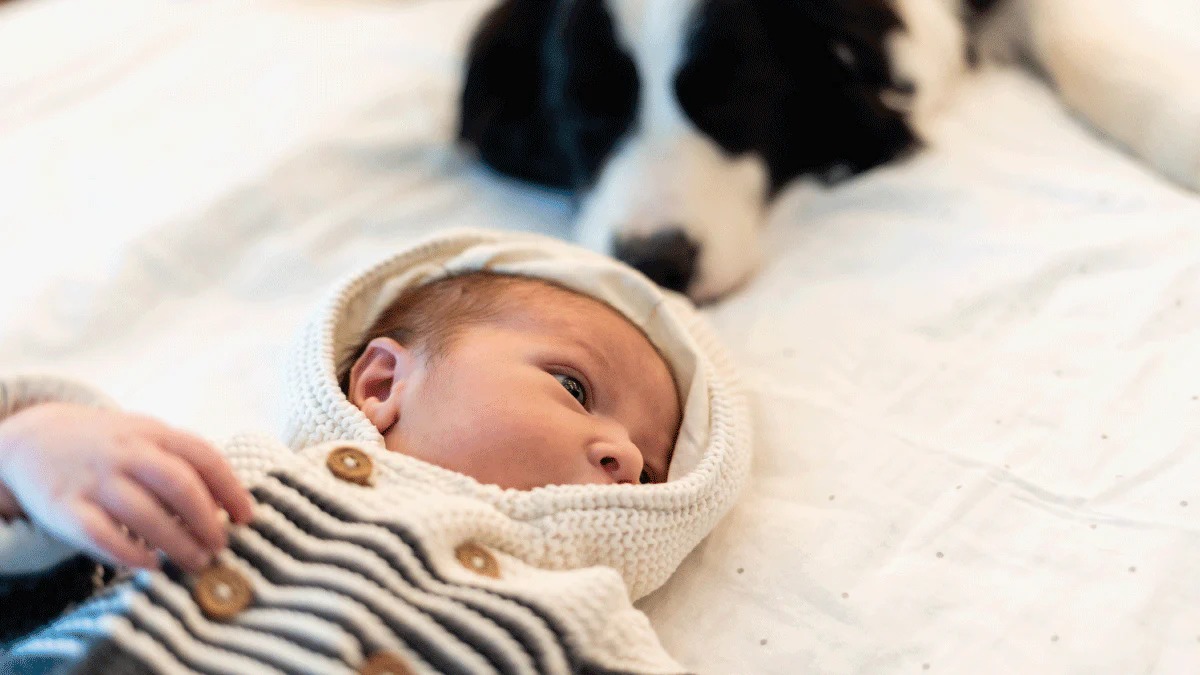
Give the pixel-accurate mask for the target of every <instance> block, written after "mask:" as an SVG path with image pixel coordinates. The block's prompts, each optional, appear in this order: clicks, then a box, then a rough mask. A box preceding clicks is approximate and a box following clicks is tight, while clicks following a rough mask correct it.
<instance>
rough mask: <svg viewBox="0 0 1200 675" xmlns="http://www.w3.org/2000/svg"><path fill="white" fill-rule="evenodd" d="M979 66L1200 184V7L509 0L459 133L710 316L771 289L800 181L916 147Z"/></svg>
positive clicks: (480, 56)
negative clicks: (771, 264) (745, 285)
mask: <svg viewBox="0 0 1200 675" xmlns="http://www.w3.org/2000/svg"><path fill="white" fill-rule="evenodd" d="M1189 33H1190V35H1189ZM978 59H989V60H996V59H999V60H1009V61H1024V62H1025V63H1027V64H1030V65H1032V66H1033V67H1035V68H1036V69H1037V70H1039V71H1040V72H1042V73H1043V74H1044V75H1045V76H1046V77H1047V78H1048V79H1049V80H1050V81H1051V82H1052V83H1053V84H1054V85H1055V86H1056V87H1057V89H1058V91H1059V92H1060V94H1061V96H1062V98H1063V99H1064V100H1065V101H1066V102H1067V103H1068V104H1069V105H1070V106H1072V107H1073V108H1074V109H1075V110H1076V111H1077V112H1078V113H1080V114H1081V115H1082V116H1083V117H1084V118H1085V119H1087V120H1088V121H1089V122H1090V123H1091V124H1092V125H1094V126H1095V127H1096V128H1098V129H1099V130H1100V131H1102V132H1103V133H1104V134H1105V135H1107V136H1108V137H1110V138H1111V139H1113V140H1114V141H1116V142H1117V143H1119V144H1121V145H1123V146H1124V147H1126V148H1127V149H1128V150H1129V151H1130V152H1131V153H1132V154H1134V155H1136V156H1138V157H1140V158H1141V159H1142V160H1144V161H1145V162H1147V163H1149V164H1150V165H1151V166H1153V167H1155V168H1156V169H1158V170H1159V171H1160V172H1162V173H1163V174H1164V175H1166V176H1168V177H1170V178H1172V179H1174V180H1176V181H1178V182H1180V183H1182V184H1184V185H1186V186H1189V187H1191V188H1193V189H1200V70H1198V69H1197V66H1198V65H1200V3H1198V2H1196V1H1195V0H1137V2H1133V1H1132V0H501V2H500V4H499V5H498V6H497V7H496V8H495V9H493V10H492V11H491V12H490V13H489V14H488V15H487V16H486V17H485V18H484V20H483V22H482V24H481V25H480V28H479V30H478V32H477V34H476V35H475V38H474V40H473V42H472V45H471V49H470V53H469V55H468V64H467V74H466V79H465V84H464V89H463V94H462V100H461V116H460V130H459V134H460V138H461V139H462V140H463V141H464V142H465V143H466V144H467V145H469V146H471V147H473V148H474V149H475V150H476V151H477V152H478V153H479V156H480V157H481V159H482V160H483V161H484V162H485V163H487V164H488V165H490V166H492V167H493V168H495V169H497V170H499V171H501V172H504V173H507V174H510V175H513V176H516V177H518V178H522V179H525V180H529V181H533V182H536V183H541V184H544V185H548V186H555V187H560V188H564V189H567V190H570V191H572V192H573V193H574V194H576V195H578V196H579V198H580V205H581V214H580V218H579V227H580V238H581V239H582V240H583V241H584V242H587V243H590V244H591V245H593V246H594V247H597V248H600V249H604V250H610V251H612V252H614V253H616V254H617V256H618V257H621V258H623V259H625V260H626V261H628V262H630V263H632V264H633V265H635V266H637V267H638V268H640V269H642V270H643V271H644V272H646V273H647V274H648V275H649V276H651V277H652V278H653V279H655V280H656V281H658V282H660V283H662V284H663V285H665V286H668V287H671V288H675V289H677V290H684V291H686V292H687V293H689V294H690V295H692V296H693V297H695V298H699V299H709V298H713V297H717V296H719V295H721V294H722V293H725V292H727V291H728V290H730V289H731V288H733V287H734V286H736V285H737V284H739V283H740V282H741V281H743V280H744V279H745V278H746V277H747V276H748V275H750V274H751V273H752V272H753V270H754V268H755V266H756V264H757V261H758V259H759V255H760V254H759V250H758V243H757V242H758V230H759V228H760V225H761V221H762V220H763V217H764V211H765V208H766V206H767V204H768V203H769V201H770V199H771V198H772V196H773V195H775V194H776V193H777V192H778V191H779V190H780V189H781V188H782V187H783V186H784V185H786V184H787V183H788V182H789V181H791V180H792V179H794V178H796V177H798V176H802V175H816V176H819V177H823V178H826V179H829V180H837V179H841V178H844V177H847V176H851V175H854V174H857V173H859V172H862V171H865V170H867V169H870V168H872V167H875V166H878V165H880V164H882V163H884V162H887V161H889V160H892V159H894V158H897V157H899V156H902V155H904V154H905V153H906V152H908V151H909V150H911V149H913V148H915V147H918V146H919V143H920V138H921V135H922V130H923V129H924V128H925V127H926V125H927V124H928V122H929V119H930V118H931V116H932V115H934V114H935V113H936V111H937V108H938V107H939V105H940V103H941V102H942V100H943V99H944V98H945V96H946V95H947V93H948V92H949V91H951V90H952V88H953V86H954V84H955V81H956V80H957V79H958V78H959V77H960V76H961V75H962V74H963V73H965V72H966V71H967V70H968V69H969V67H970V64H972V63H974V62H975V61H976V60H978Z"/></svg>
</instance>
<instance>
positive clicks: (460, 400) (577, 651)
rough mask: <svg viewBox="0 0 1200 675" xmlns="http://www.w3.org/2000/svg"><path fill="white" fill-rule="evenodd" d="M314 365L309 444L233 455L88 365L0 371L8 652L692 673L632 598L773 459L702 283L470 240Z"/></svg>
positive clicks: (567, 254)
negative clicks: (32, 375)
mask: <svg viewBox="0 0 1200 675" xmlns="http://www.w3.org/2000/svg"><path fill="white" fill-rule="evenodd" d="M292 366H293V367H292V368H291V369H290V371H289V372H290V382H289V384H288V386H287V387H286V392H287V393H288V394H289V395H290V396H291V405H290V406H289V416H288V425H287V429H286V431H285V436H286V438H287V440H288V446H283V445H281V444H279V443H278V442H276V441H273V440H270V439H266V438H262V437H257V436H246V437H239V438H235V439H233V440H232V441H230V442H229V443H227V444H225V445H224V446H223V448H222V450H221V452H217V451H216V450H215V449H213V448H212V447H211V446H209V445H208V444H207V443H206V442H204V441H202V440H200V439H198V438H196V437H193V436H191V435H190V434H187V433H184V432H181V431H178V430H175V429H171V428H169V427H167V426H165V425H163V424H161V423H158V422H155V421H152V420H149V419H146V418H142V417H139V416H135V415H130V414H128V413H123V412H120V411H118V410H116V409H115V408H113V407H111V405H110V404H108V403H107V402H105V401H104V400H103V398H102V397H100V396H99V395H96V394H93V393H91V392H89V391H87V390H85V389H83V388H80V387H78V386H75V385H70V384H68V383H63V382H59V381H54V380H44V379H42V380H35V379H25V380H14V381H10V382H8V383H7V385H6V386H5V387H3V388H2V389H0V516H4V517H5V518H6V519H8V520H11V521H12V522H11V523H10V524H8V525H7V526H4V527H0V605H2V606H3V607H4V612H3V613H2V615H0V639H7V640H9V641H10V644H9V645H8V649H9V650H8V652H7V653H6V654H4V655H0V672H10V671H11V672H34V671H36V672H41V671H51V670H55V669H68V670H70V671H71V672H116V671H119V672H186V671H201V672H231V673H253V672H314V673H327V672H328V673H336V672H376V673H382V672H462V673H477V672H478V673H482V672H584V671H587V672H592V671H595V672H609V671H624V672H654V673H664V672H681V671H683V670H684V668H683V667H682V666H680V665H679V664H678V663H676V662H675V661H674V660H672V659H671V658H670V656H669V655H668V654H667V653H666V652H665V651H664V650H663V648H662V647H661V645H660V644H659V643H658V640H657V638H656V637H655V636H654V633H653V631H652V629H651V628H650V626H649V623H648V621H647V620H646V618H645V616H644V615H642V614H641V613H640V612H638V611H637V610H636V609H635V608H634V607H633V605H632V604H631V601H633V600H636V599H638V598H640V597H642V596H644V595H645V594H646V593H649V592H650V591H651V590H654V589H655V588H657V587H658V586H660V585H661V584H662V583H663V582H664V581H666V579H667V578H668V577H669V576H670V574H671V573H672V572H673V571H674V569H675V568H676V567H677V566H678V564H679V562H680V561H681V560H682V558H683V556H684V555H686V554H687V552H688V551H689V550H690V549H691V548H693V547H694V546H695V544H696V543H698V542H699V540H700V539H701V538H702V537H703V536H704V535H705V534H706V533H707V532H708V531H709V530H710V529H711V527H712V526H713V525H714V524H715V522H716V521H717V519H718V518H719V517H720V515H722V514H723V512H724V511H725V510H726V509H727V508H728V506H729V505H730V503H731V501H732V498H733V496H734V494H735V492H736V489H737V487H738V486H739V485H740V483H741V481H742V479H743V478H744V475H745V472H746V469H747V459H748V452H749V445H748V444H749V436H748V433H747V421H746V414H745V410H744V405H743V403H742V400H741V398H740V396H739V395H738V394H737V393H736V391H735V389H734V387H733V380H732V376H731V374H730V372H729V367H728V365H727V363H726V361H725V359H724V357H723V356H722V353H721V351H720V349H719V348H718V347H717V346H716V345H715V343H714V341H713V340H712V337H711V335H710V334H709V333H708V331H707V329H706V328H705V326H704V325H703V322H702V321H700V320H699V318H698V316H697V315H696V314H695V313H694V311H693V310H692V309H691V308H690V306H688V305H687V304H686V302H685V301H683V300H681V299H679V298H678V297H676V296H669V295H664V294H663V293H662V292H661V291H659V290H658V289H656V288H655V287H654V286H653V285H652V284H650V283H649V282H648V281H646V280H645V279H644V278H642V277H640V276H639V275H638V274H637V273H635V272H633V271H631V270H629V269H628V268H626V267H624V266H622V265H620V264H619V263H615V262H612V261H610V260H608V259H606V258H603V257H601V256H597V255H593V254H589V253H586V252H584V251H580V250H578V249H575V248H573V247H570V246H567V245H565V244H561V243H559V242H556V241H553V240H549V239H543V238H540V237H533V236H529V235H502V234H497V233H484V232H464V233H456V234H451V235H445V236H442V237H438V238H435V239H433V240H430V241H428V242H425V243H423V244H420V245H418V246H416V247H414V248H412V249H410V250H409V251H406V252H404V253H401V254H399V255H397V256H393V257H392V258H390V259H388V260H386V261H384V262H383V263H381V264H379V265H376V266H375V267H373V268H371V269H369V270H367V271H366V272H364V273H363V274H361V275H358V276H356V277H355V278H353V279H351V280H349V281H348V282H347V283H345V284H343V285H342V286H341V287H340V288H339V289H338V291H337V292H336V293H335V294H334V295H333V296H332V297H331V298H330V300H329V301H328V302H327V303H326V304H325V306H324V307H323V308H322V309H321V310H320V311H319V312H318V314H317V316H316V317H315V320H314V321H313V322H312V323H311V324H310V325H309V326H308V328H307V330H306V331H305V332H304V333H303V334H302V335H301V339H300V340H299V341H298V343H297V358H296V359H295V361H294V362H293V363H292ZM243 486H245V487H243ZM226 521H229V522H228V523H226ZM158 552H161V555H162V556H165V558H167V559H168V560H169V562H167V563H166V564H164V565H162V566H161V569H159V567H160V566H159V564H158V563H159V553H158ZM92 561H99V562H100V563H102V564H101V565H100V566H97V565H96V563H94V562H92ZM134 568H140V569H139V571H136V572H130V571H128V570H131V569H134ZM74 603H82V604H79V605H78V606H77V607H76V608H75V609H72V610H69V611H68V609H67V608H68V605H71V604H74ZM5 633H7V634H5Z"/></svg>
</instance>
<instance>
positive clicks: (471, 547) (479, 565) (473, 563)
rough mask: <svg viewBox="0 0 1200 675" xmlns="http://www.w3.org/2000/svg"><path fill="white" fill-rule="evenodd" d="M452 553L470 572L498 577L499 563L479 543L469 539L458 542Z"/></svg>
mask: <svg viewBox="0 0 1200 675" xmlns="http://www.w3.org/2000/svg"><path fill="white" fill-rule="evenodd" d="M454 555H455V556H456V557H457V558H458V562H460V563H462V566H463V567H465V568H467V569H469V570H471V571H472V572H474V573H476V574H482V575H483V576H485V577H491V578H493V579H499V578H500V563H499V562H498V561H497V560H496V556H494V555H492V554H491V552H490V551H488V550H487V549H486V548H484V547H482V546H480V545H479V544H476V543H474V542H470V541H468V542H465V543H463V544H459V546H458V548H456V549H454Z"/></svg>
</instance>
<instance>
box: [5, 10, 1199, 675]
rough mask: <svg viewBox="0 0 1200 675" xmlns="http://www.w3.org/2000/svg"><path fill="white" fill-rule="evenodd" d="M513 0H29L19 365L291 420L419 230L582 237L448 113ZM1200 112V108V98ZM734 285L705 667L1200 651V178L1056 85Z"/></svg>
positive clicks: (11, 288)
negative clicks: (342, 296) (749, 433)
mask: <svg viewBox="0 0 1200 675" xmlns="http://www.w3.org/2000/svg"><path fill="white" fill-rule="evenodd" d="M487 6H488V2H487V1H486V0H409V1H407V2H402V1H399V0H396V1H392V2H386V1H384V0H350V1H338V2H335V1H333V0H265V1H264V2H260V3H241V2H233V1H229V0H213V1H212V2H206V3H179V2H175V3H163V2H161V1H160V0H153V1H148V0H126V1H125V2H122V3H111V2H108V1H107V0H105V1H103V2H102V1H100V0H16V1H14V2H8V3H0V195H2V196H0V372H4V373H14V372H29V371H39V372H47V371H48V372H53V373H61V374H66V375H70V376H74V377H78V378H83V379H85V380H89V381H92V382H94V383H97V384H99V385H101V386H102V387H103V388H104V389H105V390H107V391H108V392H109V393H111V394H112V395H113V396H114V397H116V398H117V399H118V400H119V401H121V402H122V403H123V404H124V405H125V406H127V407H129V408H131V409H135V410H139V411H144V412H149V413H153V414H155V415H158V416H160V417H162V418H165V419H166V420H168V421H169V422H172V423H175V424H178V425H182V426H185V427H187V428H190V429H194V430H197V431H200V432H203V433H204V434H206V435H208V436H210V437H213V438H220V437H222V436H224V435H227V434H230V433H233V432H235V431H243V430H247V429H260V430H265V431H270V430H271V429H272V428H273V425H274V424H275V421H276V420H277V419H278V417H279V410H277V409H276V401H277V400H278V397H277V393H278V392H277V388H278V386H279V384H278V383H279V379H280V378H279V371H280V364H281V361H282V357H283V355H284V354H285V353H286V349H287V340H288V337H289V336H290V333H291V330H292V329H293V328H294V327H295V326H297V325H299V323H300V322H301V321H302V320H303V319H304V317H305V316H306V314H307V311H308V309H309V308H310V307H311V306H312V305H313V303H314V302H315V301H316V300H317V299H318V298H320V297H321V294H322V293H323V292H324V290H325V289H326V288H328V286H329V285H330V284H331V283H332V282H334V281H335V280H336V279H338V278H340V277H342V276H343V275H345V274H347V273H349V272H350V271H351V270H353V269H355V268H357V267H359V266H361V265H363V264H366V263H368V262H370V261H373V260H375V259H376V258H378V257H380V256H382V255H384V254H385V253H386V252H388V251H390V250H393V249H395V248H396V247H398V246H401V245H403V244H405V243H406V242H408V241H411V240H412V239H413V238H414V237H417V236H420V235H422V234H425V233H428V232H431V231H434V230H438V229H442V228H447V227H453V226H480V225H482V226H492V227H506V228H513V229H522V230H531V231H538V232H546V233H551V234H554V235H558V236H569V234H570V227H569V224H570V218H571V205H570V203H569V202H568V201H567V200H566V199H565V198H563V197H562V196H561V195H557V194H554V193H547V192H542V191H537V190H533V189H530V188H527V187H524V186H521V185H518V184H514V183H511V182H508V181H505V180H503V179H501V178H499V177H497V176H495V175H492V174H489V173H488V172H486V171H483V170H481V169H479V168H478V167H477V166H475V165H474V164H472V163H471V162H470V161H469V160H468V159H466V158H464V157H462V156H461V155H460V154H459V153H457V152H456V151H455V150H454V149H453V147H452V146H451V145H450V143H449V142H448V139H450V138H451V136H452V132H453V125H454V107H453V96H454V92H455V88H456V85H457V82H458V77H459V70H458V69H459V58H460V54H461V53H462V49H463V46H464V44H465V41H466V40H467V38H468V35H469V31H470V28H471V26H472V22H473V21H474V20H475V18H477V17H478V16H479V14H480V13H481V12H482V11H484V10H485V9H486V8H487ZM1198 123H1200V121H1198ZM766 237H767V250H769V251H770V252H771V255H770V257H769V258H768V260H767V261H766V262H765V264H764V266H763V269H762V272H761V274H760V275H759V276H758V277H757V278H756V279H755V280H754V281H753V282H752V283H750V284H749V285H748V286H747V287H745V288H744V289H742V290H741V291H740V292H739V293H737V294H736V295H735V296H733V297H731V298H729V299H728V300H726V301H724V302H721V303H719V304H716V305H714V306H711V307H708V308H706V309H705V311H706V313H707V314H708V315H709V316H710V317H711V319H712V321H713V322H714V324H715V325H716V326H717V329H718V331H719V332H720V333H721V334H722V335H723V337H724V338H725V340H726V341H727V343H728V344H729V345H730V347H731V349H732V351H733V352H734V355H735V358H736V360H737V361H738V362H739V363H740V364H741V366H742V368H743V371H744V373H745V380H746V385H747V389H748V391H749V393H750V396H751V400H752V405H753V411H754V417H755V421H756V425H757V428H756V455H755V458H754V464H753V472H752V480H751V483H750V485H749V487H748V489H747V492H746V493H745V495H744V497H743V499H742V500H741V501H740V503H739V505H738V506H737V507H736V508H735V509H734V510H733V512H732V513H731V514H730V515H729V516H728V518H727V519H726V520H725V521H724V522H723V523H722V525H721V526H720V527H718V528H717V530H716V531H715V532H714V533H713V534H712V536H711V537H709V538H708V539H707V540H706V541H705V543H704V544H703V545H702V546H701V547H700V548H698V549H697V550H696V551H695V552H694V553H693V554H692V555H691V556H690V557H689V558H688V559H687V561H686V562H685V563H684V565H683V566H682V567H681V569H680V570H679V572H678V573H677V574H676V575H675V577H674V578H673V579H672V580H671V581H670V582H669V583H668V584H667V585H666V586H665V587H663V588H662V589H660V590H659V591H657V592H655V593H654V594H652V595H651V596H650V597H649V598H647V599H646V600H645V601H644V602H643V603H642V607H643V609H644V610H645V611H646V612H647V613H648V614H649V616H650V617H651V619H652V620H653V621H654V623H655V624H656V626H657V627H658V629H659V632H660V635H661V636H662V639H663V641H664V643H665V644H666V645H667V647H668V648H669V649H670V650H671V651H672V652H673V653H674V654H676V655H677V656H678V658H680V659H681V660H682V661H683V662H684V663H686V664H688V665H689V666H690V667H692V668H695V669H696V670H698V671H700V672H705V673H781V674H783V673H810V672H811V673H925V672H928V673H990V672H995V673H1035V672H1036V673H1189V672H1200V197H1198V196H1197V195H1196V194H1193V193H1189V192H1186V191H1184V190H1182V189H1179V188H1177V187H1174V186H1172V185H1171V184H1169V183H1166V182H1164V181H1163V180H1161V179H1159V178H1158V177H1156V176H1155V175H1153V174H1152V173H1150V172H1149V171H1147V170H1146V169H1144V168H1142V167H1141V166H1140V165H1138V164H1137V163H1135V162H1133V161H1132V160H1130V159H1128V158H1126V157H1125V156H1124V155H1122V154H1121V153H1120V152H1119V151H1117V150H1115V149H1113V148H1112V147H1110V146H1108V145H1106V144H1104V143H1103V142H1102V141H1100V140H1098V139H1097V138H1096V137H1095V136H1094V135H1092V134H1091V133H1090V132H1089V131H1087V130H1086V129H1085V128H1083V126H1082V125H1081V124H1080V123H1079V122H1078V121H1077V120H1075V119H1073V118H1072V117H1071V116H1070V115H1069V114H1068V113H1067V112H1065V111H1064V110H1063V109H1062V108H1061V107H1060V106H1059V105H1058V103H1057V102H1056V100H1055V99H1054V97H1053V96H1052V95H1051V93H1050V92H1049V91H1048V90H1047V89H1046V88H1045V87H1044V86H1043V85H1041V84H1040V83H1038V82H1037V81H1035V80H1033V79H1031V78H1029V77H1027V76H1026V75H1023V74H1020V73H1016V72H1011V71H1001V70H996V71H988V72H984V73H981V74H980V75H979V76H978V77H974V78H972V79H971V80H970V81H968V82H966V83H964V85H963V88H962V91H961V93H960V95H959V96H958V97H956V99H955V100H954V101H953V102H952V103H951V104H950V106H949V108H948V109H947V110H946V112H945V114H944V115H943V117H942V118H941V121H940V122H939V125H938V127H937V129H936V131H935V134H934V137H933V138H932V143H931V147H930V148H929V149H928V150H927V151H926V152H924V153H922V154H920V155H919V156H917V157H915V158H914V159H912V160H911V161H908V162H906V163H904V164H902V165H897V166H891V167H887V168H884V169H881V170H877V171H874V172H872V173H870V174H868V175H865V176H862V177H860V178H858V179H856V180H853V181H850V182H847V183H845V184H842V185H839V186H837V187H834V188H826V187H822V186H819V185H811V184H800V185H797V186H795V187H794V188H793V189H791V190H789V191H788V192H787V193H786V194H785V196H784V198H783V199H782V200H781V201H780V202H779V203H778V204H777V206H776V208H775V209H774V210H773V211H772V215H771V218H770V222H769V224H768V227H767V231H766Z"/></svg>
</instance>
